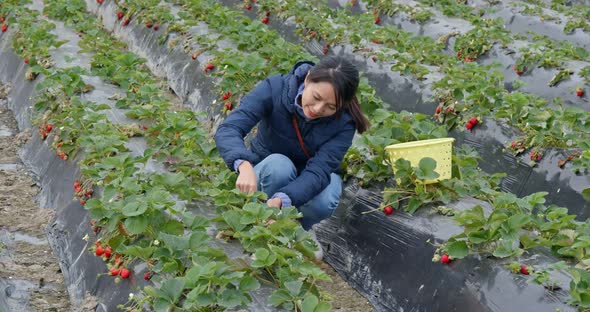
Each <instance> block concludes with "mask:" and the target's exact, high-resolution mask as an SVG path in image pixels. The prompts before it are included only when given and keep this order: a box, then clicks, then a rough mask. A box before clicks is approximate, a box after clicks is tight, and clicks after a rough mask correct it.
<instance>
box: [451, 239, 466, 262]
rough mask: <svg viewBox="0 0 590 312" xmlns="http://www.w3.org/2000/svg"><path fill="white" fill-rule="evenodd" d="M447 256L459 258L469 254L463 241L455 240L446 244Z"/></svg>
mask: <svg viewBox="0 0 590 312" xmlns="http://www.w3.org/2000/svg"><path fill="white" fill-rule="evenodd" d="M447 248H448V250H447V251H448V253H449V257H451V258H453V259H461V258H464V257H465V256H467V255H468V254H469V248H468V247H467V243H466V242H465V241H455V242H452V243H449V245H448V247H447Z"/></svg>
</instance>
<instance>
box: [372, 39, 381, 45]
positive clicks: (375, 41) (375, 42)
mask: <svg viewBox="0 0 590 312" xmlns="http://www.w3.org/2000/svg"><path fill="white" fill-rule="evenodd" d="M373 43H374V44H381V41H379V40H376V39H375V40H373Z"/></svg>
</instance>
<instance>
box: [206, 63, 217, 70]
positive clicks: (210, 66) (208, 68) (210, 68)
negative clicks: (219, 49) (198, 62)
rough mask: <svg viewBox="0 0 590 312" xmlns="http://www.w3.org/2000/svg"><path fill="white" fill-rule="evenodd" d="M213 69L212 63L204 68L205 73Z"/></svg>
mask: <svg viewBox="0 0 590 312" xmlns="http://www.w3.org/2000/svg"><path fill="white" fill-rule="evenodd" d="M214 68H215V65H213V63H208V64H207V65H206V66H205V72H208V71H210V70H213V69H214Z"/></svg>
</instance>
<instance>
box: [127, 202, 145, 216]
mask: <svg viewBox="0 0 590 312" xmlns="http://www.w3.org/2000/svg"><path fill="white" fill-rule="evenodd" d="M146 210H147V205H146V204H145V203H142V202H140V201H130V202H128V203H127V204H125V206H123V211H122V212H123V215H124V216H126V217H134V216H139V215H141V214H143V213H144V212H145V211H146Z"/></svg>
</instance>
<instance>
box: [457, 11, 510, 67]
mask: <svg viewBox="0 0 590 312" xmlns="http://www.w3.org/2000/svg"><path fill="white" fill-rule="evenodd" d="M474 25H475V28H473V29H471V30H469V31H467V32H466V33H465V34H463V35H461V36H459V37H457V39H456V40H455V47H454V49H455V51H456V52H457V53H458V54H459V53H460V55H461V57H463V59H464V60H469V61H473V60H476V59H477V58H478V57H479V56H481V55H483V54H485V53H486V52H487V51H488V50H490V49H491V48H492V46H493V45H494V44H495V43H496V41H499V42H501V43H502V45H506V44H508V43H510V42H512V38H511V37H510V36H509V31H507V30H505V29H504V24H503V21H502V20H487V19H482V20H478V21H477V23H474Z"/></svg>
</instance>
